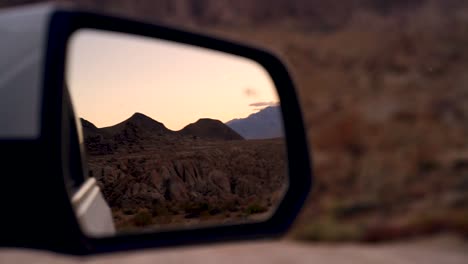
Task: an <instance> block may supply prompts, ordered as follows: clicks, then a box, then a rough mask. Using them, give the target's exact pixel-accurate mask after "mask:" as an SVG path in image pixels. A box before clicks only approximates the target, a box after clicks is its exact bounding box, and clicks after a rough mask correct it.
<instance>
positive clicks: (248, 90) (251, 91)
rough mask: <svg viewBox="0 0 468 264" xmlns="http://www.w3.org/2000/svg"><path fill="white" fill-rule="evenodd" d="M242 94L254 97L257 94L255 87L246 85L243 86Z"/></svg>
mask: <svg viewBox="0 0 468 264" xmlns="http://www.w3.org/2000/svg"><path fill="white" fill-rule="evenodd" d="M244 94H245V95H246V96H247V97H256V96H257V91H255V89H252V88H250V87H247V88H245V90H244Z"/></svg>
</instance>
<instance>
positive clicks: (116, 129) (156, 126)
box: [101, 113, 173, 135]
mask: <svg viewBox="0 0 468 264" xmlns="http://www.w3.org/2000/svg"><path fill="white" fill-rule="evenodd" d="M129 127H136V128H138V129H140V130H141V131H142V132H145V133H151V134H157V135H161V134H169V133H173V131H171V130H169V129H168V128H166V126H165V125H164V124H163V123H160V122H158V121H156V120H154V119H152V118H150V117H148V116H146V115H144V114H141V113H135V114H133V115H132V116H131V117H130V118H128V119H126V120H124V121H122V122H120V123H118V124H116V125H114V126H110V127H104V128H101V130H102V131H104V132H106V133H108V134H117V133H122V131H125V129H128V128H129Z"/></svg>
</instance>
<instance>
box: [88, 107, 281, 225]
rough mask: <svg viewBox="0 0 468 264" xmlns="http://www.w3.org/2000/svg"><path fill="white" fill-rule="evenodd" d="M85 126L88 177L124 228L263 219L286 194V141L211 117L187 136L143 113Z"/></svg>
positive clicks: (188, 130) (191, 128)
mask: <svg viewBox="0 0 468 264" xmlns="http://www.w3.org/2000/svg"><path fill="white" fill-rule="evenodd" d="M267 110H270V111H274V114H275V115H274V117H275V118H276V119H278V118H279V116H277V115H276V114H278V113H279V112H277V111H278V109H276V111H275V110H272V109H271V107H270V108H268V109H266V110H265V111H267ZM260 112H261V111H260ZM260 114H261V113H256V115H260ZM279 120H281V119H280V118H279ZM81 122H82V124H83V131H84V139H85V146H86V149H87V153H88V168H89V176H91V177H95V178H96V179H97V181H98V184H99V185H100V187H101V189H102V191H103V194H104V197H105V199H106V200H107V202H108V204H109V205H110V206H111V209H112V213H113V217H114V220H115V224H116V227H117V229H118V230H119V231H131V230H139V229H142V228H149V227H152V228H162V227H166V228H167V227H170V226H177V225H184V226H193V225H194V224H200V223H203V224H207V223H212V224H229V223H233V222H245V221H255V220H257V221H258V220H262V219H265V218H266V217H268V216H269V214H271V213H272V212H273V210H274V209H275V207H276V206H277V205H278V204H279V202H280V201H281V198H282V196H283V194H284V191H285V190H286V189H287V184H288V179H287V177H286V176H287V174H286V157H285V145H284V139H282V138H280V137H276V138H270V139H245V138H244V137H242V136H241V135H239V134H238V133H237V132H235V131H234V130H233V129H231V128H230V127H229V126H228V125H225V124H223V123H222V122H221V121H218V120H213V119H208V118H204V119H200V120H198V121H197V122H195V123H192V124H189V125H187V126H186V127H184V128H183V129H182V130H180V131H172V130H169V129H167V128H166V127H165V126H164V124H162V123H159V122H157V121H155V120H153V119H151V118H150V117H148V116H146V115H144V114H141V113H135V114H134V115H132V116H131V117H130V118H128V119H127V120H125V121H123V122H121V123H119V124H117V125H115V126H111V127H105V128H97V127H96V126H94V125H93V124H92V123H91V122H89V121H87V120H84V119H82V120H81ZM239 122H243V120H241V119H238V120H237V123H239ZM276 123H278V122H276ZM257 128H258V127H257ZM279 129H281V127H279ZM256 131H257V136H258V133H259V132H260V131H261V129H257V130H256ZM266 131H271V129H266Z"/></svg>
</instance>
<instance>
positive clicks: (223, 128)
mask: <svg viewBox="0 0 468 264" xmlns="http://www.w3.org/2000/svg"><path fill="white" fill-rule="evenodd" d="M179 132H180V133H181V134H182V135H188V136H195V137H199V138H207V139H218V140H241V139H243V138H242V136H240V135H239V134H237V132H235V131H234V130H232V129H231V128H230V127H228V126H227V125H225V124H224V123H223V122H221V121H219V120H217V119H211V118H200V119H198V120H197V122H195V123H192V124H189V125H187V126H186V127H184V128H183V129H182V130H180V131H179Z"/></svg>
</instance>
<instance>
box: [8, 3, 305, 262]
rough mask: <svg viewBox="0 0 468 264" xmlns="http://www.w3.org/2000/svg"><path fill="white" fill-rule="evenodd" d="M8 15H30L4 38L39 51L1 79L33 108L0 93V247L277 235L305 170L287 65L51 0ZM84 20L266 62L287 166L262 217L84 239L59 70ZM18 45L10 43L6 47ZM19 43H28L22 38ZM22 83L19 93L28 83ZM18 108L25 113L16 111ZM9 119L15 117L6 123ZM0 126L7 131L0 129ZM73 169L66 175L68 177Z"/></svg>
mask: <svg viewBox="0 0 468 264" xmlns="http://www.w3.org/2000/svg"><path fill="white" fill-rule="evenodd" d="M7 17H10V18H11V21H14V22H12V23H25V24H27V23H30V24H32V25H34V24H35V25H34V26H30V27H29V28H26V27H25V25H22V27H24V28H25V29H24V30H22V31H20V32H16V33H15V34H17V35H13V34H12V35H11V38H10V39H9V41H10V42H9V43H12V44H14V43H15V38H16V40H17V41H19V40H20V38H18V36H23V39H24V40H26V39H28V38H30V39H32V40H31V42H30V43H32V44H34V43H35V44H34V45H35V46H33V47H35V50H32V51H30V50H29V51H28V52H32V54H34V55H35V56H37V57H38V59H37V60H36V61H35V68H31V69H30V70H31V71H33V72H34V76H36V78H35V79H34V78H33V79H31V81H30V82H29V83H21V82H19V81H15V82H14V81H10V83H8V82H7V83H6V85H5V86H6V88H3V87H0V88H2V89H4V90H8V89H10V90H11V89H13V88H14V87H13V86H18V85H19V86H21V85H25V86H28V87H32V86H34V87H35V88H34V89H33V90H34V93H28V94H23V95H22V96H23V97H25V98H28V99H30V101H34V102H36V104H37V107H36V108H31V109H30V110H28V111H30V112H29V114H30V115H29V116H30V118H29V119H27V118H21V120H15V118H14V116H12V115H20V111H19V110H15V109H14V108H15V107H19V106H20V105H17V106H15V105H12V104H6V103H5V104H4V103H3V101H5V102H6V101H7V100H9V99H8V98H11V97H6V96H4V97H0V105H4V106H3V107H0V108H5V107H6V106H7V105H8V107H9V108H11V110H9V111H3V112H1V113H0V126H1V127H2V128H1V129H0V146H1V147H0V149H2V150H3V151H2V153H3V154H2V160H3V162H4V164H5V166H4V167H6V170H4V175H5V177H4V178H5V179H4V181H6V182H4V183H3V186H4V190H2V192H0V201H1V202H0V203H1V204H2V208H4V210H7V213H8V215H10V216H11V217H2V218H1V220H0V223H1V225H0V226H1V227H0V228H1V229H2V230H1V232H2V236H1V237H0V245H1V246H4V247H27V248H38V249H47V250H53V251H57V252H61V253H67V254H79V255H84V254H96V253H104V252H113V251H121V250H131V249H142V248H152V247H164V246H175V245H186V244H194V243H212V242H217V241H229V240H242V239H255V238H266V237H278V236H280V235H282V234H284V233H285V232H286V231H287V230H288V228H289V227H290V225H291V224H292V222H293V221H294V219H295V217H296V216H297V214H298V212H299V211H300V209H301V207H302V205H303V203H304V201H305V199H306V197H307V194H308V192H309V189H310V186H311V182H312V175H311V174H312V172H311V166H310V157H309V150H308V144H307V140H306V135H305V129H304V123H303V119H302V114H301V110H300V107H299V103H298V99H297V96H296V92H295V87H294V84H293V82H292V80H291V78H290V76H289V74H288V71H287V69H286V67H285V66H284V64H283V63H282V62H281V61H280V60H279V59H278V58H277V57H276V56H274V55H272V54H271V53H269V52H266V51H264V50H261V49H257V48H252V47H248V46H245V45H242V44H237V43H233V42H230V41H225V40H220V39H218V38H213V37H210V36H206V35H202V34H196V33H191V32H187V31H183V30H179V29H174V28H169V27H165V26H160V25H151V24H146V23H142V22H136V21H130V20H127V19H123V18H117V17H111V16H106V15H100V14H94V13H89V12H81V11H73V10H65V9H58V8H55V7H53V6H33V7H27V8H20V9H12V10H7V11H2V13H0V21H2V19H7ZM13 18H14V19H13ZM33 18H34V19H33ZM37 21H40V22H37ZM11 25H12V26H15V24H11ZM84 28H87V29H98V30H105V31H114V32H120V33H127V34H133V35H140V36H146V37H150V38H158V39H163V40H169V41H174V42H178V43H184V44H189V45H195V46H199V47H203V48H207V49H211V50H217V51H221V52H225V53H229V54H234V55H238V56H242V57H246V58H249V59H251V60H254V61H256V62H258V63H259V64H260V65H262V66H263V67H264V68H265V69H266V71H267V72H268V73H269V74H270V76H271V78H272V80H273V82H274V84H275V85H276V87H277V89H278V95H279V97H280V102H281V108H282V116H283V120H284V129H285V139H286V144H287V160H288V173H289V188H288V190H287V192H286V194H285V197H284V200H283V201H282V202H281V204H280V205H279V207H278V208H277V210H276V212H275V213H274V215H273V216H272V217H271V218H270V219H268V220H266V221H264V222H259V223H249V224H240V225H231V226H218V227H201V228H196V229H180V230H168V231H160V232H157V233H142V234H131V235H118V236H116V237H109V238H91V237H88V236H86V235H85V234H84V233H83V232H82V231H81V229H80V226H79V224H78V222H77V220H76V217H75V215H74V212H73V208H72V206H71V204H70V201H69V195H70V190H71V189H73V186H69V185H70V184H69V182H70V181H67V180H65V179H66V178H74V179H76V178H77V177H78V178H80V177H81V176H80V175H84V170H83V166H82V165H81V164H82V157H83V147H82V146H81V145H80V142H82V139H81V135H80V133H81V131H80V125H78V124H79V123H78V121H77V118H76V117H75V115H74V113H73V106H72V102H71V100H70V96H69V95H68V91H67V87H66V85H64V81H65V77H64V69H65V65H66V50H67V44H68V41H69V39H70V37H71V35H72V34H73V33H74V32H76V31H77V30H80V29H84ZM31 30H32V31H31ZM27 34H29V37H27V36H26V35H27ZM19 48H20V47H15V46H9V47H7V49H6V50H8V49H9V50H15V49H19ZM25 49H26V50H27V47H26V48H25ZM20 52H23V53H22V54H23V55H25V54H27V53H25V52H24V51H20ZM20 58H21V57H20ZM7 62H9V60H6V61H5V62H3V63H2V64H5V65H6V63H7ZM2 64H0V66H1V65H2ZM5 67H7V66H5ZM7 81H8V80H7ZM13 84H14V85H13ZM1 85H2V83H1V82H0V86H1ZM31 85H32V86H31ZM31 89H32V88H31ZM0 90H1V89H0ZM24 90H25V92H26V91H27V90H28V89H26V88H25V89H24ZM11 94H14V93H11ZM10 100H11V99H10ZM22 114H23V115H25V114H24V111H23V112H22ZM25 116H27V115H25ZM20 121H21V122H22V123H21V122H20ZM15 122H16V123H18V124H17V125H15V124H13V123H15ZM27 122H32V123H34V124H33V125H31V124H29V126H30V127H32V129H30V133H20V132H22V131H23V132H24V131H26V130H27V128H25V126H28V123H27ZM20 123H21V124H20ZM7 128H8V131H7ZM1 130H4V131H6V132H4V133H2V132H1ZM15 153H19V154H15ZM72 175H74V177H71V176H72ZM83 177H84V176H83Z"/></svg>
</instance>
